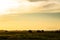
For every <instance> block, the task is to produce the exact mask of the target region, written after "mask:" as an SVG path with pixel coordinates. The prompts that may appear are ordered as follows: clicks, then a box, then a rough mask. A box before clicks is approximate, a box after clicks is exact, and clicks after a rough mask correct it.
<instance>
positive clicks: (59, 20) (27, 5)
mask: <svg viewBox="0 0 60 40" xmlns="http://www.w3.org/2000/svg"><path fill="white" fill-rule="evenodd" d="M53 13H54V14H53ZM29 29H30V30H38V29H39V30H41V29H42V30H57V29H60V1H59V0H0V30H29Z"/></svg>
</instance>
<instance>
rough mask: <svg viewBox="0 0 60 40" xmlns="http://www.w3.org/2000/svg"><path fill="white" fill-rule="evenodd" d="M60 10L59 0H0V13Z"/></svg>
mask: <svg viewBox="0 0 60 40" xmlns="http://www.w3.org/2000/svg"><path fill="white" fill-rule="evenodd" d="M47 11H48V12H60V1H59V0H0V15H4V14H13V13H14V14H15V13H19V14H22V13H37V12H39V13H41V12H42V13H43V12H44V13H45V12H47Z"/></svg>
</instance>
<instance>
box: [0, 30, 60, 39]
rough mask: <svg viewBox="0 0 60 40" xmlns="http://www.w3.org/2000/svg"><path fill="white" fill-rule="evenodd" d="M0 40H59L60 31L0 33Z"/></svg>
mask: <svg viewBox="0 0 60 40" xmlns="http://www.w3.org/2000/svg"><path fill="white" fill-rule="evenodd" d="M0 40H60V31H39V30H38V31H31V30H29V31H0Z"/></svg>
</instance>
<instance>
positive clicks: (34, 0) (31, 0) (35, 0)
mask: <svg viewBox="0 0 60 40" xmlns="http://www.w3.org/2000/svg"><path fill="white" fill-rule="evenodd" d="M28 1H30V2H37V1H48V0H28Z"/></svg>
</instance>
